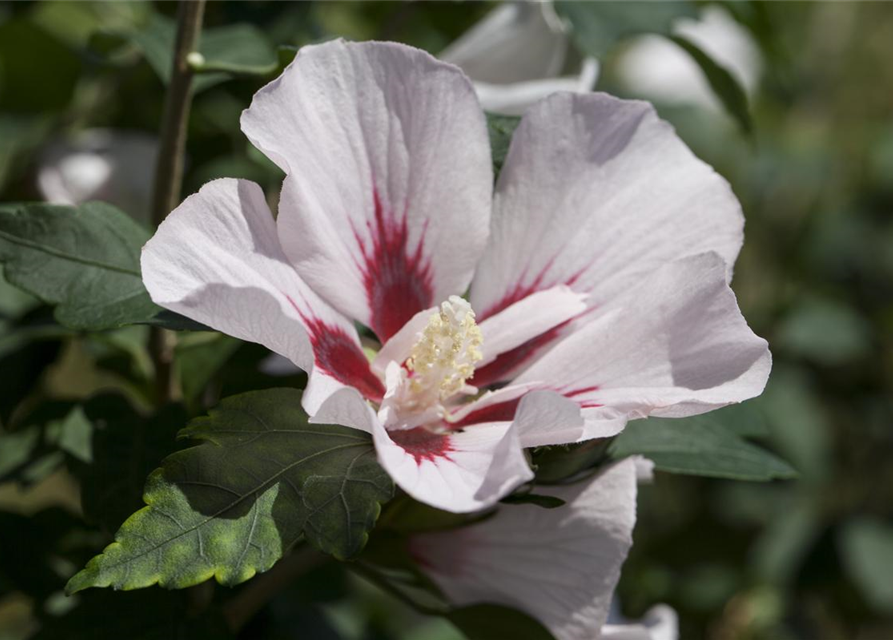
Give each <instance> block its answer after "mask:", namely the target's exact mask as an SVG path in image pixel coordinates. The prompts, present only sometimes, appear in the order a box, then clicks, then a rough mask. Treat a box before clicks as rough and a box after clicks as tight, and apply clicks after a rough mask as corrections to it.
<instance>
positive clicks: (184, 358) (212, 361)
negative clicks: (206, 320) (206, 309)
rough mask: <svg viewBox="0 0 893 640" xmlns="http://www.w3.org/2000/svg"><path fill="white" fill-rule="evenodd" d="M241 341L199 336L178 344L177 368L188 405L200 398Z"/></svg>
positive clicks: (188, 337)
mask: <svg viewBox="0 0 893 640" xmlns="http://www.w3.org/2000/svg"><path fill="white" fill-rule="evenodd" d="M241 345H242V342H241V341H239V340H236V339H235V338H231V337H229V336H225V335H223V334H220V333H196V334H191V335H187V336H186V337H185V338H184V339H182V340H179V341H178V342H177V346H176V349H175V354H176V359H175V361H176V363H177V368H178V370H179V373H180V381H181V383H182V386H183V397H184V398H185V399H186V401H187V402H191V401H193V400H195V399H196V398H198V396H199V394H201V392H202V391H204V390H205V387H207V386H208V383H209V382H210V381H211V379H212V378H213V377H214V375H215V374H216V373H217V372H218V371H219V370H220V368H221V367H222V366H223V365H224V364H226V361H227V360H229V359H230V358H231V357H232V355H233V354H234V353H235V352H236V350H237V349H238V348H239V347H240V346H241Z"/></svg>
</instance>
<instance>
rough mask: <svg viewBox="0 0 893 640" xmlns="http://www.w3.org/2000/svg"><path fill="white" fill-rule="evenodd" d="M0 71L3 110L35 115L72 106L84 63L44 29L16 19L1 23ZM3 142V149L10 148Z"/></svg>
mask: <svg viewBox="0 0 893 640" xmlns="http://www.w3.org/2000/svg"><path fill="white" fill-rule="evenodd" d="M0 69H2V79H3V88H2V90H0V109H2V110H3V111H10V112H14V113H20V114H27V115H28V116H33V115H35V114H38V113H46V112H51V111H52V112H56V111H61V110H62V109H64V108H65V107H66V106H68V104H69V102H70V101H71V98H72V95H73V94H74V89H75V86H76V85H77V81H78V76H79V74H80V72H81V61H80V60H79V59H78V57H77V55H75V53H74V51H72V50H71V49H69V48H68V47H66V46H65V45H64V44H62V43H61V42H59V41H58V40H57V39H56V38H54V37H53V36H51V35H50V34H48V33H47V32H46V31H44V30H43V29H40V28H38V27H36V26H34V25H33V24H31V23H30V22H29V21H28V20H26V19H24V18H15V19H12V20H10V21H8V22H6V23H5V24H0ZM50 78H52V80H49V79H50ZM2 140H3V142H2V144H0V146H6V138H5V137H4V138H2Z"/></svg>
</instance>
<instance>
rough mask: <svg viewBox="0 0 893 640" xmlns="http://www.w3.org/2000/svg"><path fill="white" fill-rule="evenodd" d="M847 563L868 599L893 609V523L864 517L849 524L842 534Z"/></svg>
mask: <svg viewBox="0 0 893 640" xmlns="http://www.w3.org/2000/svg"><path fill="white" fill-rule="evenodd" d="M840 543H841V552H842V555H843V560H844V564H845V566H846V568H847V571H848V573H849V574H850V576H851V577H852V579H853V581H854V582H855V583H856V585H857V586H858V587H859V589H860V591H861V592H862V595H863V596H864V597H865V599H866V600H867V601H868V603H869V604H870V605H871V606H872V607H873V608H874V609H876V610H877V611H879V612H881V613H885V614H890V613H893V580H891V579H890V576H893V525H890V524H888V523H884V522H881V521H879V520H873V519H868V518H861V519H858V520H854V521H852V522H850V523H848V524H847V525H846V527H845V528H844V530H843V533H842V536H841V540H840Z"/></svg>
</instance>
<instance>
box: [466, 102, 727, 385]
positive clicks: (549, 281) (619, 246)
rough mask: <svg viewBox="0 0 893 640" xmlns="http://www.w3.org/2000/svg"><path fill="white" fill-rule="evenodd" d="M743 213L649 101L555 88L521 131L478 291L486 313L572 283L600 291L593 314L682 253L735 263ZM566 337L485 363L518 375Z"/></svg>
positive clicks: (474, 299) (475, 297)
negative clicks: (708, 254)
mask: <svg viewBox="0 0 893 640" xmlns="http://www.w3.org/2000/svg"><path fill="white" fill-rule="evenodd" d="M743 225H744V218H743V216H742V214H741V207H740V205H739V203H738V201H737V199H736V198H735V196H734V194H733V193H732V190H731V188H730V187H729V184H728V183H727V182H726V181H725V180H724V179H723V178H722V177H721V176H719V175H718V174H717V173H716V172H715V171H714V170H713V169H711V168H710V167H709V166H708V165H706V164H705V163H703V162H702V161H700V160H699V159H697V158H696V157H695V156H694V154H692V152H691V151H690V150H689V149H688V147H686V146H685V144H684V143H683V142H682V141H681V140H680V139H679V138H678V136H677V135H676V134H675V132H674V131H673V129H672V127H671V126H670V125H668V124H667V123H666V122H664V121H662V120H660V119H659V118H658V117H657V115H656V114H655V112H654V109H653V108H652V107H651V106H650V105H648V104H647V103H645V102H639V101H629V100H619V99H617V98H613V97H611V96H608V95H605V94H583V95H576V94H555V95H553V96H550V97H549V98H547V99H545V100H543V101H542V102H540V103H538V104H537V105H535V106H534V107H532V108H531V109H530V110H528V112H527V113H526V114H525V116H524V118H523V120H522V121H521V123H520V125H519V126H518V128H517V130H516V131H515V133H514V136H513V138H512V143H511V147H510V149H509V153H508V156H507V157H506V162H505V165H504V167H503V169H502V172H501V174H500V176H499V181H498V184H497V187H496V194H495V196H494V204H493V222H492V228H491V236H490V242H489V244H488V247H487V250H486V252H485V254H484V257H483V258H482V261H481V264H480V266H479V268H478V271H477V273H476V275H475V279H474V282H473V283H472V287H471V303H472V305H473V306H474V308H475V309H476V310H477V311H478V312H479V314H480V317H481V318H487V317H489V316H490V315H493V314H494V313H497V312H498V311H500V310H502V309H504V308H506V307H507V306H509V305H510V304H512V303H514V302H516V301H518V300H521V299H523V298H524V297H526V296H527V295H530V294H531V293H533V292H535V291H540V290H543V289H547V288H550V287H553V286H556V285H561V284H564V285H568V286H571V287H572V288H573V289H574V290H575V291H581V292H585V293H589V294H590V295H589V298H588V300H587V303H588V304H589V305H590V306H591V307H594V312H593V313H590V314H588V315H587V316H585V318H584V320H586V321H591V320H594V319H595V318H596V317H597V316H598V315H599V309H600V308H601V307H602V306H603V305H605V304H607V303H610V302H611V301H612V300H613V299H614V298H616V297H617V296H618V295H620V294H622V293H623V292H624V291H626V290H628V289H629V288H630V287H632V286H634V285H635V284H636V283H637V282H639V281H641V280H642V279H643V278H646V277H647V276H648V275H649V274H650V273H651V272H653V271H654V270H655V269H656V268H658V267H660V266H661V265H664V264H667V263H669V262H672V261H674V260H677V259H679V258H682V257H685V256H690V255H695V254H698V253H703V252H706V251H715V252H717V253H719V254H720V255H722V256H723V258H724V259H725V260H726V262H727V263H728V264H729V265H730V267H729V268H730V269H731V265H732V264H733V263H734V261H735V258H736V257H737V255H738V251H739V249H740V247H741V243H742V240H743V231H742V230H743ZM575 324H578V323H575ZM557 337H559V336H558V333H557V332H556V334H555V335H552V336H547V338H548V339H543V340H540V341H539V342H537V343H533V341H532V343H531V345H528V347H526V348H524V349H523V350H521V351H519V352H518V353H511V354H506V355H505V356H504V357H503V358H501V359H500V360H501V361H500V362H498V364H493V365H491V368H490V371H488V372H482V374H485V375H484V377H486V378H487V379H488V381H494V382H495V381H498V380H507V379H510V378H511V377H512V374H514V373H516V372H518V371H520V370H522V369H523V368H524V366H527V365H529V364H530V363H531V362H532V361H533V360H535V359H536V358H537V357H539V356H541V355H542V354H543V353H544V352H545V351H546V350H547V347H548V346H550V345H551V344H552V343H553V341H554V339H555V338H557Z"/></svg>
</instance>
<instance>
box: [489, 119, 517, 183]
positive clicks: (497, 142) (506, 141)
mask: <svg viewBox="0 0 893 640" xmlns="http://www.w3.org/2000/svg"><path fill="white" fill-rule="evenodd" d="M519 122H521V118H519V117H518V116H501V115H497V114H495V113H488V114H487V132H488V133H489V134H490V153H491V155H492V157H493V177H494V178H496V177H498V176H499V172H500V171H502V165H503V163H504V162H505V156H506V154H508V152H509V145H510V144H511V142H512V134H514V133H515V129H516V128H517V127H518V123H519Z"/></svg>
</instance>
